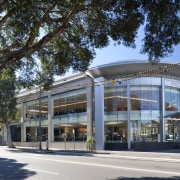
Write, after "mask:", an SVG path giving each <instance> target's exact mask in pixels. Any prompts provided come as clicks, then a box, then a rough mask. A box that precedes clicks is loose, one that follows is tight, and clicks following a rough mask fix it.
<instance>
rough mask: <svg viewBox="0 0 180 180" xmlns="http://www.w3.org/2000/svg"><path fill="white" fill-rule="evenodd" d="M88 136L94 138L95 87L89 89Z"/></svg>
mask: <svg viewBox="0 0 180 180" xmlns="http://www.w3.org/2000/svg"><path fill="white" fill-rule="evenodd" d="M92 85H93V84H92ZM87 136H88V137H89V136H93V86H90V87H88V88H87Z"/></svg>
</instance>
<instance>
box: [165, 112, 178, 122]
mask: <svg viewBox="0 0 180 180" xmlns="http://www.w3.org/2000/svg"><path fill="white" fill-rule="evenodd" d="M165 119H166V120H174V121H180V112H176V113H172V114H169V115H167V116H165Z"/></svg>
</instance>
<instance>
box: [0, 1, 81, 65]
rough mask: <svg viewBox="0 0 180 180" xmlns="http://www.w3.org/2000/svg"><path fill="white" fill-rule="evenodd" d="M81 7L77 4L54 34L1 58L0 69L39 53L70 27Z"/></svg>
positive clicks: (51, 33) (49, 34)
mask: <svg viewBox="0 0 180 180" xmlns="http://www.w3.org/2000/svg"><path fill="white" fill-rule="evenodd" d="M80 7H81V5H80V4H77V5H76V6H75V7H74V8H73V9H72V10H71V12H70V13H69V14H68V16H67V17H66V18H65V20H64V22H63V23H62V25H61V26H60V27H59V28H57V29H55V30H54V31H53V32H50V33H48V34H47V35H45V36H44V37H43V38H42V39H40V40H39V41H38V42H37V43H36V44H34V45H33V46H31V47H28V46H25V47H22V48H21V49H19V50H15V51H11V52H9V53H8V54H6V55H4V56H1V57H0V68H1V66H3V65H4V64H5V63H7V62H12V61H17V60H18V61H19V60H20V59H22V58H23V57H27V56H28V55H30V54H32V53H34V52H36V51H38V50H39V49H41V48H42V46H43V45H44V44H45V43H47V42H49V41H50V40H51V39H53V38H54V37H56V36H57V35H59V34H61V33H63V31H64V29H65V28H66V27H67V26H68V24H69V22H70V21H71V20H72V19H73V17H74V16H75V14H76V13H78V11H79V9H80Z"/></svg>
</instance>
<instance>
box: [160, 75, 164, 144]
mask: <svg viewBox="0 0 180 180" xmlns="http://www.w3.org/2000/svg"><path fill="white" fill-rule="evenodd" d="M160 105H161V112H160V142H165V122H164V121H165V118H164V116H165V81H164V78H163V77H162V78H161V101H160Z"/></svg>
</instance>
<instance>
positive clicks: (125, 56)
mask: <svg viewBox="0 0 180 180" xmlns="http://www.w3.org/2000/svg"><path fill="white" fill-rule="evenodd" d="M140 50H141V44H140V43H137V47H136V49H131V48H127V47H124V46H123V45H119V46H118V45H117V46H114V45H113V43H111V44H110V45H109V46H107V47H106V48H103V49H98V50H96V57H95V59H94V60H93V63H92V64H91V65H90V68H92V67H96V66H99V65H102V64H107V63H111V62H115V61H121V60H122V61H124V60H133V59H139V60H147V59H148V56H147V55H144V54H141V53H140ZM163 60H167V61H178V62H180V45H179V46H176V47H175V48H174V53H173V54H171V55H169V57H167V58H164V59H163Z"/></svg>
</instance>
